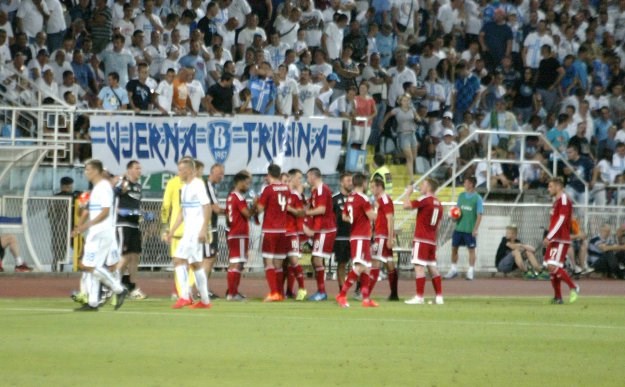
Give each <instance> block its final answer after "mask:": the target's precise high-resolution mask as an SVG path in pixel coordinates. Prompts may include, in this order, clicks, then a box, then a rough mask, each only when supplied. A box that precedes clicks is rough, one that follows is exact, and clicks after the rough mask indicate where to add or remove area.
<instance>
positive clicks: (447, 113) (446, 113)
mask: <svg viewBox="0 0 625 387" xmlns="http://www.w3.org/2000/svg"><path fill="white" fill-rule="evenodd" d="M445 117H447V118H449V119H452V120H453V119H454V113H452V112H450V111H446V112H445V113H443V118H445Z"/></svg>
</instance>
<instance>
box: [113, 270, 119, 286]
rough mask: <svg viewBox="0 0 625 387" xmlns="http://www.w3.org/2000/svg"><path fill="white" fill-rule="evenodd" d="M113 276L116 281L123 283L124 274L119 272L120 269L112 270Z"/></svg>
mask: <svg viewBox="0 0 625 387" xmlns="http://www.w3.org/2000/svg"><path fill="white" fill-rule="evenodd" d="M111 276H112V277H113V279H114V280H115V281H117V282H119V283H120V284H121V283H122V275H121V273H120V272H119V270H113V271H112V272H111Z"/></svg>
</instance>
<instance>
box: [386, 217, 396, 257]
mask: <svg viewBox="0 0 625 387" xmlns="http://www.w3.org/2000/svg"><path fill="white" fill-rule="evenodd" d="M386 224H387V225H388V226H387V227H388V239H387V240H386V246H387V247H388V248H389V249H392V248H393V246H394V245H395V234H394V233H395V216H394V215H393V214H386Z"/></svg>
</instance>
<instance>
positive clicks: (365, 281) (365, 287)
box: [360, 272, 371, 300]
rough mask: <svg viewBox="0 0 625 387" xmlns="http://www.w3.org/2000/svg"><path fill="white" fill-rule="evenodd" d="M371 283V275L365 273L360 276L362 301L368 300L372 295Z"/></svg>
mask: <svg viewBox="0 0 625 387" xmlns="http://www.w3.org/2000/svg"><path fill="white" fill-rule="evenodd" d="M370 282H371V277H369V274H367V273H365V272H363V273H361V274H360V293H361V294H362V299H363V300H367V299H369V296H370V295H371V292H370V289H369V284H370Z"/></svg>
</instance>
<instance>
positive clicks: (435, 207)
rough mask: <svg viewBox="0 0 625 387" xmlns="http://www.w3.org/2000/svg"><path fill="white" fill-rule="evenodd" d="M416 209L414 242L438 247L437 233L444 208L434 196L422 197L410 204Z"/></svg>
mask: <svg viewBox="0 0 625 387" xmlns="http://www.w3.org/2000/svg"><path fill="white" fill-rule="evenodd" d="M410 203H411V204H412V208H416V209H417V210H418V212H417V224H416V225H415V229H414V241H415V242H423V243H427V244H430V245H436V232H437V231H438V226H439V225H440V223H441V219H442V218H443V206H442V205H441V202H440V201H438V199H437V198H436V197H434V196H431V195H427V196H422V197H420V198H419V199H417V200H413V201H412V202H410Z"/></svg>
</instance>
